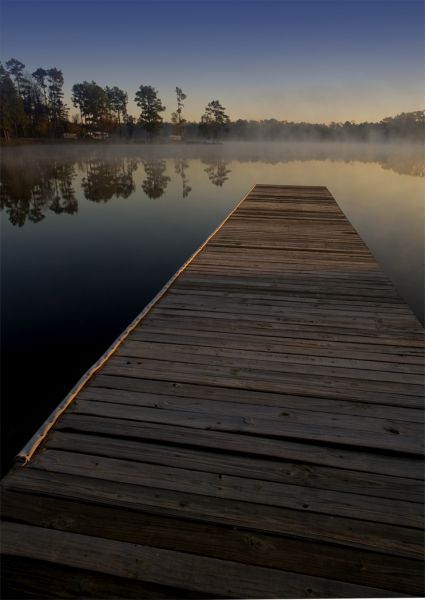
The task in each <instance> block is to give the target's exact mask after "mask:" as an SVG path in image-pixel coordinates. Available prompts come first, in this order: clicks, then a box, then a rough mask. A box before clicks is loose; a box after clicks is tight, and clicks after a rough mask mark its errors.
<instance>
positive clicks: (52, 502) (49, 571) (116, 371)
mask: <svg viewBox="0 0 425 600" xmlns="http://www.w3.org/2000/svg"><path fill="white" fill-rule="evenodd" d="M81 343H82V344H84V340H82V341H81ZM423 393H424V336H423V329H422V327H421V326H420V324H419V323H418V321H417V320H416V319H415V317H414V316H413V315H412V313H411V311H410V309H409V308H408V307H407V305H406V304H405V303H404V302H403V301H402V300H401V299H400V297H399V296H398V294H397V291H396V290H395V288H394V286H393V284H392V283H391V282H390V280H389V279H388V278H387V277H386V275H385V273H383V271H382V270H381V268H380V267H379V265H378V263H377V262H376V260H375V258H374V257H373V256H372V254H371V253H370V252H369V250H368V248H367V246H366V245H365V243H364V242H363V241H362V240H361V238H360V236H359V235H358V234H357V232H356V231H355V230H354V229H353V227H352V226H351V224H350V223H349V221H348V220H347V218H346V217H345V216H344V214H343V213H342V211H341V209H340V208H339V206H338V204H337V203H336V202H335V200H334V199H333V197H332V195H331V194H330V193H329V191H328V190H327V189H326V188H324V187H303V186H276V185H271V186H269V185H257V186H256V187H255V188H254V189H253V190H252V191H251V193H250V194H249V195H248V196H247V197H246V198H245V200H244V201H243V202H242V203H241V204H240V205H239V207H238V208H237V210H236V211H235V212H234V213H232V214H231V216H230V218H228V220H227V221H226V222H225V224H224V226H223V227H221V228H220V229H219V230H218V231H217V232H216V233H215V235H214V236H213V237H212V238H211V239H210V240H209V241H208V243H207V244H206V246H205V247H204V248H203V249H202V250H201V252H200V253H198V254H197V255H196V257H195V258H194V260H192V261H191V262H190V263H189V264H188V266H187V267H186V269H185V270H184V271H183V272H182V273H180V275H179V276H178V277H177V279H175V281H174V282H173V283H172V285H171V287H170V288H169V289H168V291H167V292H166V293H165V294H164V295H163V296H162V297H161V298H160V300H159V301H158V302H157V303H156V304H155V305H154V306H153V308H152V309H151V310H150V311H149V312H148V313H147V315H146V316H145V317H144V318H143V319H142V321H141V322H140V324H139V325H138V326H137V327H136V328H135V329H134V330H133V331H132V332H131V333H130V334H129V336H128V337H127V338H126V339H125V340H124V341H123V342H122V343H121V344H120V346H119V347H118V349H117V351H116V352H115V353H114V355H113V356H111V357H110V358H109V359H108V361H107V362H106V363H105V364H104V365H103V367H102V368H101V369H100V371H99V372H98V373H97V374H96V375H94V376H93V377H92V378H91V379H90V380H89V381H88V383H87V384H86V386H85V387H84V389H83V390H82V391H80V393H79V394H78V396H77V398H76V399H75V400H74V402H73V403H72V404H71V406H70V407H69V408H68V409H67V411H66V412H65V414H64V415H62V417H61V418H60V420H59V421H58V422H57V423H56V426H55V428H54V429H53V430H52V431H51V432H50V434H49V436H48V437H47V439H46V440H45V441H44V443H43V445H42V446H41V448H40V449H39V450H38V452H37V453H36V454H35V456H34V458H33V459H32V460H31V461H30V463H29V464H28V465H26V466H15V467H14V469H13V470H12V471H11V473H10V474H9V475H8V476H7V477H6V478H5V479H4V480H3V483H2V487H3V544H2V546H3V547H2V552H3V555H4V560H3V571H4V597H10V598H18V597H19V598H25V597H28V598H32V597H33V598H37V597H38V598H39V597H45V598H49V597H56V598H61V597H63V598H72V597H88V598H109V597H111V598H112V597H114V598H121V597H122V598H126V597H127V598H180V597H182V598H183V597H187V598H195V597H197V598H208V597H215V598H231V597H235V598H238V597H246V598H300V597H302V598H306V597H307V598H308V597H317V598H342V597H391V596H401V595H415V596H421V595H423V593H424V588H423V483H424V481H423V480H424V470H423V450H424V436H423V422H424V415H423Z"/></svg>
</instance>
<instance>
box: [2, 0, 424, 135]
mask: <svg viewBox="0 0 425 600" xmlns="http://www.w3.org/2000/svg"><path fill="white" fill-rule="evenodd" d="M0 6H1V15H0V16H1V38H0V40H1V41H0V60H1V61H2V62H5V61H6V60H8V59H9V58H11V57H14V58H17V59H19V60H20V61H22V62H23V63H25V65H26V68H27V69H28V71H29V72H30V73H31V72H33V71H35V69H36V68H38V67H44V68H49V67H57V68H60V69H62V71H63V73H64V77H65V86H64V90H65V100H66V102H67V104H68V106H69V107H70V108H71V111H70V112H71V115H72V114H73V113H74V112H76V109H74V107H73V106H72V102H71V88H72V85H73V84H74V83H77V82H82V81H84V80H88V81H91V80H94V81H96V83H98V84H99V85H101V86H105V85H110V86H114V85H117V86H118V87H120V88H122V89H125V90H126V91H127V93H128V96H129V100H130V102H129V112H130V113H132V114H134V115H137V110H138V109H137V106H136V105H135V104H134V101H133V100H134V95H135V92H136V90H137V89H138V87H139V86H140V85H141V84H143V85H152V86H153V87H155V88H156V89H157V90H158V93H159V96H160V98H161V99H162V100H163V103H164V104H165V106H166V107H167V111H166V112H165V113H164V116H165V118H166V119H169V118H170V114H171V112H173V111H174V110H175V109H176V106H175V104H176V102H175V87H176V86H179V87H181V88H183V91H184V92H185V93H186V94H187V100H186V103H185V111H184V116H185V117H186V118H187V119H189V120H199V118H200V116H201V115H202V113H203V111H204V108H205V106H206V104H207V103H208V102H210V101H211V100H215V99H218V100H220V102H221V103H222V104H223V105H224V106H225V107H226V109H227V113H228V114H229V116H230V117H231V119H237V118H243V119H266V118H276V119H279V120H288V121H309V122H323V123H329V122H331V121H346V120H354V121H356V122H361V121H364V120H367V121H376V120H380V119H382V118H383V117H385V116H392V115H396V114H399V113H401V112H408V111H413V110H420V109H423V108H424V104H425V102H424V92H425V86H424V2H423V0H391V1H389V0H238V1H234V0H189V1H187V0H168V1H163V0H150V1H147V2H146V1H143V0H0Z"/></svg>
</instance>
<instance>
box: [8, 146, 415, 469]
mask: <svg viewBox="0 0 425 600" xmlns="http://www.w3.org/2000/svg"><path fill="white" fill-rule="evenodd" d="M424 175H425V165H424V157H423V149H422V147H421V146H420V145H414V144H411V145H407V144H406V145H401V144H372V143H371V144H354V143H346V144H337V143H318V142H316V143H307V142H299V143H290V144H289V143H280V142H279V143H278V142H276V143H260V142H258V143H237V142H236V143H224V144H181V145H177V144H176V145H172V144H164V145H156V146H154V145H152V146H148V145H138V144H125V145H124V144H123V145H117V144H101V143H92V144H85V145H83V144H77V143H75V144H74V143H70V144H69V145H65V144H60V145H54V144H52V145H50V144H46V145H31V146H20V147H14V148H13V147H9V148H5V149H4V150H3V155H2V162H1V193H0V202H1V208H2V210H1V222H2V290H3V298H2V345H3V354H4V358H3V361H4V362H3V384H4V390H3V395H2V397H3V403H2V405H3V412H4V416H3V426H4V434H3V436H2V439H3V444H4V452H3V469H4V470H5V469H7V468H9V466H10V462H11V459H12V457H13V455H14V454H15V453H16V452H17V451H19V450H20V448H21V447H22V446H23V445H24V444H25V443H26V441H27V440H28V439H29V437H30V436H31V435H32V434H33V433H34V432H35V430H36V429H37V428H38V427H39V426H40V425H41V423H42V421H43V420H44V419H45V418H46V416H47V415H48V414H49V413H50V412H51V411H52V410H53V408H54V407H55V406H56V405H57V404H58V403H59V402H60V401H61V400H62V398H63V397H64V396H65V395H66V393H67V392H68V391H69V389H70V388H71V387H72V386H73V385H74V384H75V382H76V381H77V380H78V379H79V377H80V376H81V375H82V374H83V373H84V372H85V371H86V370H87V369H88V368H89V367H90V366H91V364H93V363H94V362H95V361H96V360H97V359H98V358H99V356H100V355H101V354H102V353H103V352H104V351H105V350H106V348H107V347H108V346H109V345H110V344H111V343H112V341H113V340H114V339H115V338H116V337H117V335H119V333H120V332H121V331H122V330H123V329H124V328H125V327H126V326H127V325H128V323H129V322H130V320H131V319H133V318H134V317H135V316H136V314H138V313H139V312H140V311H141V310H142V309H143V307H144V306H145V305H146V304H147V302H148V301H149V300H150V299H151V298H152V297H153V296H154V295H155V294H156V293H157V292H158V290H159V289H160V288H161V287H162V285H163V284H164V283H165V282H166V281H167V280H168V279H169V277H170V276H171V275H173V273H174V272H175V271H176V270H177V269H178V268H179V267H180V266H181V264H182V263H183V262H184V261H185V260H186V259H187V258H188V257H189V256H190V255H191V254H192V253H193V251H195V250H196V248H197V247H199V245H200V244H201V243H202V242H203V241H204V240H205V239H206V237H207V236H208V235H209V234H210V233H211V232H212V231H213V230H214V228H215V227H216V226H217V225H218V224H219V223H220V222H221V221H222V220H223V219H224V218H225V217H226V215H227V214H228V213H229V211H230V210H231V209H232V208H233V207H234V206H235V205H236V204H237V203H238V202H239V200H240V199H241V197H242V196H244V195H245V194H246V193H247V192H248V190H249V189H250V188H251V187H252V186H253V185H254V184H255V183H270V184H283V185H325V186H327V187H328V189H329V190H330V192H331V193H332V194H333V195H334V197H335V199H336V200H337V202H338V203H339V205H340V206H341V208H342V210H343V211H344V212H345V214H346V215H347V217H348V219H349V220H350V221H351V223H352V224H353V225H354V227H355V228H356V229H357V231H358V232H359V233H360V235H361V237H362V238H363V239H364V241H365V242H366V243H367V244H368V246H369V248H370V249H371V251H372V252H373V253H374V255H375V256H376V258H377V260H378V261H379V263H380V264H381V266H382V268H383V269H384V271H385V272H386V274H387V275H388V276H389V277H390V278H391V279H392V280H393V281H394V283H395V285H396V287H397V289H398V291H399V293H400V295H401V296H402V297H403V298H404V299H405V300H406V301H407V302H408V304H409V305H410V307H411V308H412V310H413V311H414V312H415V314H416V315H417V317H418V318H419V319H421V320H422V321H423V310H424V309H423V266H424V247H423V227H424V200H423V191H424Z"/></svg>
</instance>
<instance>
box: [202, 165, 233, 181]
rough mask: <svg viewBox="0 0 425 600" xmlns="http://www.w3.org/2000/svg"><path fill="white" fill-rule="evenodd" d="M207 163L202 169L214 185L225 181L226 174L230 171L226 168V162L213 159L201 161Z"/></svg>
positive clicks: (226, 178)
mask: <svg viewBox="0 0 425 600" xmlns="http://www.w3.org/2000/svg"><path fill="white" fill-rule="evenodd" d="M202 162H204V163H205V164H207V165H208V167H207V168H206V169H204V171H205V173H206V174H207V175H208V179H209V180H210V181H211V183H213V184H214V185H217V186H219V187H221V186H222V185H223V184H224V182H225V181H227V180H228V179H229V177H228V175H230V173H231V172H232V171H231V170H230V169H228V168H227V167H228V165H229V163H228V162H225V161H224V160H220V159H217V160H214V161H206V160H204V161H202Z"/></svg>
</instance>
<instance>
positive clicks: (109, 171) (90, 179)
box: [81, 159, 137, 202]
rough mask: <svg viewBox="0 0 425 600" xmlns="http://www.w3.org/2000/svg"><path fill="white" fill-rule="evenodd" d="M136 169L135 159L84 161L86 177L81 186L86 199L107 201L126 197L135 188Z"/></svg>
mask: <svg viewBox="0 0 425 600" xmlns="http://www.w3.org/2000/svg"><path fill="white" fill-rule="evenodd" d="M136 169H137V161H135V160H117V161H105V160H98V159H96V160H89V161H87V162H86V177H84V178H83V180H82V183H81V187H82V189H83V191H84V196H85V197H86V198H87V200H92V201H93V202H102V201H103V202H107V201H108V200H110V199H111V198H113V197H114V196H115V198H128V197H129V196H130V195H131V194H132V193H133V192H134V190H135V189H136V187H135V185H134V179H133V173H134V171H135V170H136Z"/></svg>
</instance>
